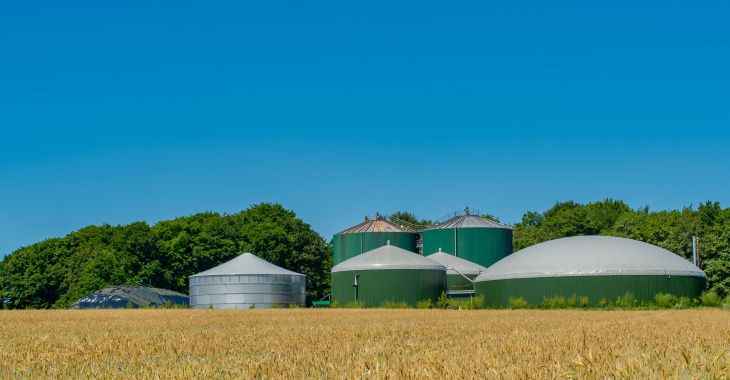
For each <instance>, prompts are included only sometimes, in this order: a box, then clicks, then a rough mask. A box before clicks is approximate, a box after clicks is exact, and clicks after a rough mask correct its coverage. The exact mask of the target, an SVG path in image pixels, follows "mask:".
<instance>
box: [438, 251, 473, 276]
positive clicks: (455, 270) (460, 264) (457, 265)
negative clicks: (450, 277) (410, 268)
mask: <svg viewBox="0 0 730 380" xmlns="http://www.w3.org/2000/svg"><path fill="white" fill-rule="evenodd" d="M426 258H428V259H431V260H433V261H435V262H437V263H440V264H443V265H444V266H446V274H459V273H461V274H465V275H478V274H480V273H482V272H484V271H485V270H487V268H485V267H483V266H481V265H479V264H476V263H472V262H471V261H468V260H464V259H462V258H459V257H456V256H454V255H452V254H450V253H446V252H441V250H440V249H439V251H438V252H436V253H434V254H431V255H428V256H426Z"/></svg>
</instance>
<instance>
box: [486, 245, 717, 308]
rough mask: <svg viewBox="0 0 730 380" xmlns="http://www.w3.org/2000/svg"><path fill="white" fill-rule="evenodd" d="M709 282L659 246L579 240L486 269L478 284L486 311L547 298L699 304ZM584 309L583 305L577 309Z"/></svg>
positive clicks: (596, 302) (529, 252)
mask: <svg viewBox="0 0 730 380" xmlns="http://www.w3.org/2000/svg"><path fill="white" fill-rule="evenodd" d="M706 281H707V277H706V276H705V273H704V272H702V271H701V270H700V269H699V268H697V267H696V266H695V265H693V264H692V263H690V262H689V261H687V260H685V259H684V258H682V257H680V256H678V255H676V254H674V253H672V252H669V251H667V250H665V249H662V248H659V247H657V246H654V245H651V244H647V243H643V242H639V241H636V240H631V239H624V238H619V237H612V236H575V237H569V238H562V239H556V240H551V241H548V242H544V243H540V244H536V245H533V246H531V247H527V248H525V249H523V250H521V251H518V252H515V253H514V254H512V255H510V256H509V257H507V258H505V259H503V260H501V261H499V262H498V263H496V264H494V265H492V266H491V267H489V268H487V270H485V271H484V272H483V273H482V274H480V275H479V276H478V277H477V279H476V293H477V294H483V295H484V296H485V305H487V306H494V307H506V306H509V300H510V298H513V299H518V298H520V297H521V298H522V299H524V300H525V301H527V303H529V304H530V305H532V306H539V305H540V303H541V302H543V300H544V299H546V298H553V297H563V298H564V299H565V300H566V302H567V300H570V299H571V298H573V296H575V297H576V298H577V300H578V301H577V302H578V303H580V298H582V297H587V305H586V306H600V305H601V300H604V302H609V301H610V302H616V300H617V298H618V297H623V298H625V296H626V294H627V292H628V293H631V295H632V297H633V299H635V300H636V303H637V304H641V303H653V302H654V301H655V296H656V295H657V294H658V293H669V294H673V295H675V296H677V297H688V298H696V297H699V296H700V294H701V293H702V291H703V290H704V289H705V284H706ZM575 306H579V305H575Z"/></svg>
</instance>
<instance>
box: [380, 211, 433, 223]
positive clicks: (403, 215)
mask: <svg viewBox="0 0 730 380" xmlns="http://www.w3.org/2000/svg"><path fill="white" fill-rule="evenodd" d="M390 217H391V218H395V219H397V220H399V221H403V222H406V223H408V224H410V226H409V227H419V226H420V227H425V226H430V225H431V224H433V222H432V221H430V220H427V219H418V218H416V216H415V215H414V214H412V213H410V212H408V211H396V212H394V213H392V214H390Z"/></svg>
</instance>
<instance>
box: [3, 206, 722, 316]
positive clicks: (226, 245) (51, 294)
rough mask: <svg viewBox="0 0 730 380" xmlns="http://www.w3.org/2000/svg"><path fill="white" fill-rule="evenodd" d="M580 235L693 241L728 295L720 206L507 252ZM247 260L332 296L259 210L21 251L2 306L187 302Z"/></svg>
mask: <svg viewBox="0 0 730 380" xmlns="http://www.w3.org/2000/svg"><path fill="white" fill-rule="evenodd" d="M394 215H397V216H398V218H399V219H401V220H405V221H407V222H411V223H413V224H418V225H424V224H430V222H431V221H429V220H425V219H419V218H417V217H416V216H415V215H413V214H411V213H409V212H407V211H399V212H397V213H394ZM489 217H490V219H495V218H494V217H492V216H489ZM578 235H610V236H620V237H626V238H630V239H635V240H639V241H643V242H646V243H650V244H654V245H656V246H659V247H661V248H664V249H667V250H669V251H671V252H674V253H676V254H678V255H680V256H682V257H684V258H686V259H690V258H691V257H692V236H697V237H699V241H700V258H701V259H700V268H701V269H702V270H704V271H705V273H706V274H707V280H708V289H710V290H713V291H715V292H716V293H717V294H718V295H719V296H721V297H725V296H727V295H728V294H730V209H722V208H721V207H720V204H719V203H718V202H711V201H707V202H705V203H700V204H699V206H697V207H696V208H693V207H692V206H688V207H685V208H683V209H682V210H668V211H666V210H663V211H650V210H649V207H642V208H639V209H631V208H630V207H629V206H628V205H626V204H625V203H624V202H623V201H620V200H612V199H606V200H603V201H598V202H593V203H588V204H579V203H575V202H572V201H567V202H558V203H556V204H555V205H554V206H553V207H551V208H550V209H549V210H547V211H545V212H542V213H538V212H532V211H530V212H527V213H525V214H524V215H523V216H522V219H521V221H520V222H518V223H516V224H515V225H514V249H515V250H520V249H522V248H525V247H528V246H531V245H534V244H538V243H542V242H544V241H548V240H553V239H557V238H562V237H569V236H578ZM244 252H252V253H254V254H256V255H257V256H259V257H261V258H262V259H264V260H267V261H269V262H271V263H273V264H276V265H278V266H280V267H284V268H287V269H289V270H292V271H295V272H298V273H301V274H304V275H306V276H307V299H308V300H309V301H310V302H311V301H312V300H318V299H320V298H322V297H324V296H325V295H326V294H327V293H329V288H330V271H331V269H332V246H331V243H327V241H326V240H325V239H324V238H323V237H322V236H320V235H319V234H318V233H316V232H315V231H314V230H312V228H311V226H310V225H309V224H307V223H305V222H304V221H302V220H301V219H299V218H297V217H296V214H295V213H294V212H293V211H290V210H287V209H285V208H284V207H282V206H281V205H279V204H270V203H262V204H258V205H254V206H252V207H250V208H249V209H247V210H244V211H241V212H239V213H236V214H231V215H228V214H224V215H221V214H218V213H213V212H205V213H199V214H195V215H191V216H186V217H181V218H177V219H174V220H167V221H162V222H159V223H157V224H155V225H154V226H149V225H148V224H147V223H145V222H135V223H131V224H128V225H121V226H111V225H108V224H105V225H101V226H88V227H85V228H82V229H80V230H78V231H75V232H72V233H70V234H68V235H67V236H65V237H63V238H53V239H48V240H44V241H42V242H39V243H36V244H33V245H30V246H28V247H23V248H20V249H18V250H16V251H14V252H13V253H11V254H10V255H8V256H6V257H5V258H4V259H3V260H2V261H0V302H1V303H2V307H4V308H19V309H25V308H65V307H68V306H70V305H72V304H73V303H74V302H75V301H76V300H78V299H79V298H81V297H83V296H84V295H86V294H89V293H93V292H94V291H96V290H98V289H101V288H104V287H106V286H110V285H119V284H141V285H147V286H154V287H159V288H165V289H171V290H175V291H178V292H181V293H187V292H188V276H190V275H193V274H195V273H199V272H202V271H205V270H207V269H210V268H212V267H214V266H216V265H219V264H221V263H223V262H226V261H228V260H230V259H232V258H234V257H236V256H238V255H240V254H242V253H244Z"/></svg>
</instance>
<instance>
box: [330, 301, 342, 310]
mask: <svg viewBox="0 0 730 380" xmlns="http://www.w3.org/2000/svg"><path fill="white" fill-rule="evenodd" d="M341 307H342V305H340V301H338V300H334V301H332V303H330V309H339V308H341Z"/></svg>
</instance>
